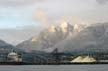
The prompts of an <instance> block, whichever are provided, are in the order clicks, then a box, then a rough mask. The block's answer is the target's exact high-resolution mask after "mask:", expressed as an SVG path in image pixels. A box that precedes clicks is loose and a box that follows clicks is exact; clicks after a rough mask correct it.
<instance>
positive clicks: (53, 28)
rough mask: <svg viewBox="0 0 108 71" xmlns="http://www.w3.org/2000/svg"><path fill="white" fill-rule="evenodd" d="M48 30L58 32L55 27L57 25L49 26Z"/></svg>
mask: <svg viewBox="0 0 108 71" xmlns="http://www.w3.org/2000/svg"><path fill="white" fill-rule="evenodd" d="M48 31H49V32H56V29H55V26H53V25H52V26H50V27H49V28H48Z"/></svg>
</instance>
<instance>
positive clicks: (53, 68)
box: [0, 64, 108, 71]
mask: <svg viewBox="0 0 108 71" xmlns="http://www.w3.org/2000/svg"><path fill="white" fill-rule="evenodd" d="M107 70H108V65H107V64H105V65H104V64H102V65H20V66H18V65H15V66H13V65H6V66H0V71H107Z"/></svg>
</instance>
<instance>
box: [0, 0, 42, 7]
mask: <svg viewBox="0 0 108 71" xmlns="http://www.w3.org/2000/svg"><path fill="white" fill-rule="evenodd" d="M42 1H44V0H0V6H1V7H23V6H27V5H31V4H34V3H38V2H42Z"/></svg>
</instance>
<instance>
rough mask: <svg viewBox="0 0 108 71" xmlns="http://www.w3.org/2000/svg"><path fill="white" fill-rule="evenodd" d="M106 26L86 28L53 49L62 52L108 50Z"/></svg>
mask: <svg viewBox="0 0 108 71" xmlns="http://www.w3.org/2000/svg"><path fill="white" fill-rule="evenodd" d="M107 24H108V23H103V24H100V23H98V24H94V25H92V26H90V27H87V28H85V29H84V30H82V31H81V32H79V33H77V34H76V35H74V36H71V37H68V38H67V39H66V40H64V41H62V42H61V43H60V44H58V45H56V46H55V47H54V48H59V51H64V52H72V51H74V50H78V51H79V50H81V51H82V50H83V51H91V50H102V49H103V50H105V49H107V48H108V47H107V46H108V35H107V32H106V31H107V29H108V25H107Z"/></svg>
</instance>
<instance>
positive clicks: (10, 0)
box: [0, 0, 108, 44]
mask: <svg viewBox="0 0 108 71" xmlns="http://www.w3.org/2000/svg"><path fill="white" fill-rule="evenodd" d="M107 19H108V0H0V39H3V40H5V41H7V42H9V43H11V44H18V43H20V42H22V41H24V40H27V39H28V38H30V37H32V36H33V35H35V34H37V32H39V31H40V30H41V29H43V27H45V26H48V25H52V24H55V23H56V22H59V21H60V20H65V21H68V22H71V23H72V24H75V23H76V22H78V23H82V22H85V23H87V24H91V23H102V22H108V21H107ZM25 31H26V32H25ZM7 35H8V36H7ZM17 35H18V36H17ZM24 36H26V37H24ZM13 37H14V38H13Z"/></svg>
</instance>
